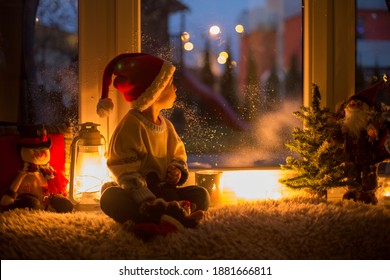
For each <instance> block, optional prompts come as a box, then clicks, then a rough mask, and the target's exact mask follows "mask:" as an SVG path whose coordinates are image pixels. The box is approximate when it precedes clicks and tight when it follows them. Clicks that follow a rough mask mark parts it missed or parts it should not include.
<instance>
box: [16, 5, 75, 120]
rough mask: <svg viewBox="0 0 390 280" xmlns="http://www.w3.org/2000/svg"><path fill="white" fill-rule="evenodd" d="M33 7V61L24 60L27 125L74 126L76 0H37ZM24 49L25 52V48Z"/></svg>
mask: <svg viewBox="0 0 390 280" xmlns="http://www.w3.org/2000/svg"><path fill="white" fill-rule="evenodd" d="M37 2H39V4H38V6H37V7H36V16H35V26H34V27H33V30H34V33H33V34H30V35H29V36H33V38H31V40H32V41H33V42H34V44H33V46H32V49H27V50H25V51H31V52H32V53H33V57H34V59H33V60H31V61H29V60H27V63H28V65H27V67H26V69H27V70H28V71H27V74H28V75H27V78H28V85H29V87H28V89H27V96H28V98H29V99H30V102H29V103H28V106H29V108H28V111H29V119H30V120H29V121H30V122H32V123H45V124H61V123H68V124H69V123H75V122H77V112H78V109H77V108H78V102H77V100H78V47H77V45H78V34H77V23H78V21H77V9H78V8H77V0H41V1H37ZM24 48H29V47H28V46H25V47H24ZM32 96H33V98H32Z"/></svg>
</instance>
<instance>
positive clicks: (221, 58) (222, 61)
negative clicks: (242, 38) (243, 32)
mask: <svg viewBox="0 0 390 280" xmlns="http://www.w3.org/2000/svg"><path fill="white" fill-rule="evenodd" d="M217 61H218V63H219V64H225V63H226V57H224V56H221V55H219V56H218V58H217Z"/></svg>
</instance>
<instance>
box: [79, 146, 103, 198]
mask: <svg viewBox="0 0 390 280" xmlns="http://www.w3.org/2000/svg"><path fill="white" fill-rule="evenodd" d="M101 149H102V147H98V146H92V147H88V146H87V147H83V146H80V150H79V154H78V158H77V165H76V171H75V183H76V184H75V194H76V196H77V194H78V193H86V192H89V193H95V192H96V193H100V188H101V186H102V185H103V184H104V183H105V182H107V181H108V171H107V168H106V159H105V158H104V156H103V155H102V151H101Z"/></svg>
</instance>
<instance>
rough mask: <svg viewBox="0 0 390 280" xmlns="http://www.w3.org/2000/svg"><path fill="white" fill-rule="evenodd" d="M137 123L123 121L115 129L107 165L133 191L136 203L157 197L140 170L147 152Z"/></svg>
mask: <svg viewBox="0 0 390 280" xmlns="http://www.w3.org/2000/svg"><path fill="white" fill-rule="evenodd" d="M137 127H139V126H137V125H136V124H135V123H133V122H131V121H129V122H123V123H121V124H120V125H119V126H118V127H117V129H116V130H115V131H114V133H113V135H112V138H111V141H110V145H109V150H108V158H107V166H108V168H109V169H110V171H111V173H112V174H113V176H114V177H115V179H116V181H117V183H118V184H119V185H120V186H121V187H122V188H123V189H125V190H127V191H129V192H130V193H131V196H132V197H133V199H134V201H135V202H136V203H141V202H143V201H145V200H148V199H152V198H155V195H154V194H153V193H152V192H151V191H150V190H149V189H148V187H147V183H146V179H145V178H144V177H143V176H142V174H141V173H140V172H139V170H140V166H141V157H142V156H143V155H144V154H145V151H144V147H143V145H142V141H141V136H140V132H139V131H138V130H139V129H137Z"/></svg>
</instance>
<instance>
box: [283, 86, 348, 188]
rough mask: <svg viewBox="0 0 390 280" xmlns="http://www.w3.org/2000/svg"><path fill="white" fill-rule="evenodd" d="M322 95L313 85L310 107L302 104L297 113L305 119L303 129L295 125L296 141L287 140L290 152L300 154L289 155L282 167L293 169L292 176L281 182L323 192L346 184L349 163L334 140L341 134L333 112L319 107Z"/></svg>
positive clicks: (292, 186)
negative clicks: (347, 163)
mask: <svg viewBox="0 0 390 280" xmlns="http://www.w3.org/2000/svg"><path fill="white" fill-rule="evenodd" d="M320 101H321V94H320V91H319V89H318V86H317V85H315V84H313V100H312V103H311V107H303V106H302V107H301V110H300V111H297V112H294V115H295V116H296V117H297V118H299V119H301V120H303V128H295V129H294V130H293V132H292V136H293V141H291V142H288V143H286V146H287V147H288V148H289V150H290V151H293V152H296V153H298V154H299V155H300V157H298V158H295V157H293V156H289V157H287V158H286V164H285V165H281V168H282V169H283V170H291V171H293V176H292V177H289V178H285V179H281V180H280V182H281V183H283V184H284V185H286V186H287V187H289V188H293V189H307V190H311V191H314V192H315V193H318V194H323V193H325V191H326V190H327V189H330V188H333V187H341V186H346V185H348V184H349V183H350V182H348V179H347V176H346V164H345V159H344V154H343V149H342V145H341V144H338V143H336V142H335V141H333V138H334V135H336V134H337V133H338V130H339V129H340V126H339V125H338V123H337V121H336V119H335V116H334V114H332V113H331V112H330V111H329V109H327V108H321V107H320Z"/></svg>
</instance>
